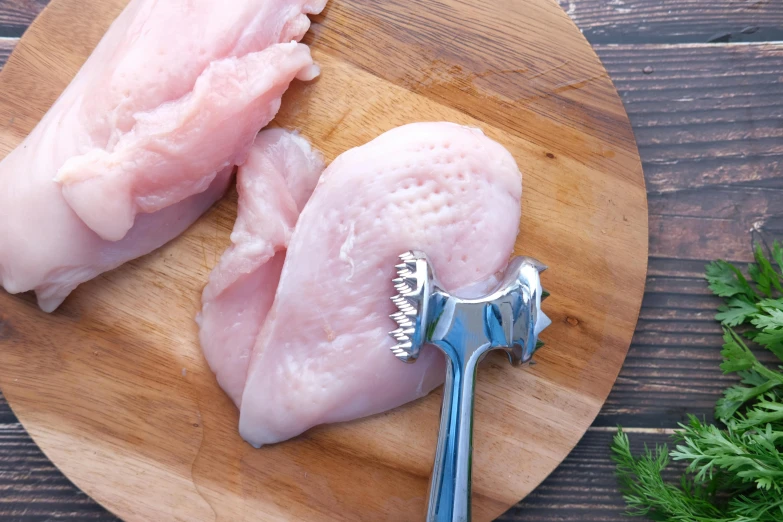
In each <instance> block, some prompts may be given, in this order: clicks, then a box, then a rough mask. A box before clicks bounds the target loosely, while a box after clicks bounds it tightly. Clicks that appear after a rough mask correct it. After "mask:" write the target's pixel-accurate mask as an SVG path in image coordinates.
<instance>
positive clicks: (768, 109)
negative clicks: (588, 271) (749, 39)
mask: <svg viewBox="0 0 783 522" xmlns="http://www.w3.org/2000/svg"><path fill="white" fill-rule="evenodd" d="M596 51H597V52H598V54H599V56H600V57H601V59H602V60H603V62H604V65H605V66H606V68H607V70H608V71H609V73H610V75H611V77H612V79H613V81H614V82H615V85H616V87H617V89H618V91H620V93H621V95H622V98H623V102H624V103H625V106H626V110H627V111H628V114H629V116H630V118H631V123H632V125H633V127H634V132H635V134H636V139H637V142H638V145H639V151H640V153H641V156H642V160H643V161H644V171H645V177H646V180H647V184H648V185H647V186H648V190H649V192H651V193H652V194H658V193H666V192H675V191H682V190H691V189H701V188H704V187H717V186H732V187H734V186H737V185H752V186H755V185H756V184H757V183H758V182H759V181H763V180H779V178H780V173H781V171H783V82H781V81H780V71H781V70H783V44H758V45H736V46H715V45H681V46H672V45H642V46H628V45H620V46H596ZM648 67H649V69H647V68H648ZM645 69H646V70H647V72H648V73H649V74H645ZM653 212H655V209H653ZM733 232H734V231H733V230H731V231H730V230H726V233H727V234H731V233H733ZM651 234H653V235H654V234H655V232H651ZM672 257H677V256H672Z"/></svg>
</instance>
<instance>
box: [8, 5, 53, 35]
mask: <svg viewBox="0 0 783 522" xmlns="http://www.w3.org/2000/svg"><path fill="white" fill-rule="evenodd" d="M48 3H49V0H3V1H2V2H0V37H19V36H22V33H24V31H25V29H27V26H28V25H30V23H31V22H32V21H33V20H34V19H35V17H36V16H38V13H40V12H41V11H42V10H43V8H44V7H46V4H48Z"/></svg>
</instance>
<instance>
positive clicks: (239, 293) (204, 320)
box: [197, 129, 324, 405]
mask: <svg viewBox="0 0 783 522" xmlns="http://www.w3.org/2000/svg"><path fill="white" fill-rule="evenodd" d="M323 170H324V162H323V159H322V157H321V155H320V153H318V152H316V151H313V150H312V148H311V147H310V144H309V143H308V142H307V141H306V140H305V139H304V138H302V137H300V136H298V135H296V134H293V133H289V132H286V131H283V130H280V129H270V130H266V131H262V132H261V134H259V135H258V138H256V141H255V144H254V145H253V148H252V149H251V151H250V155H249V156H248V159H247V161H246V162H245V164H244V165H242V166H241V167H240V168H239V170H238V171H237V191H238V192H239V206H238V216H237V220H236V223H235V225H234V231H233V232H232V233H231V243H232V245H231V246H230V247H229V248H228V250H226V252H225V253H224V254H223V256H222V257H221V259H220V263H219V264H218V266H217V267H215V269H214V270H213V271H212V273H211V274H210V277H209V283H208V284H207V286H206V288H205V289H204V294H203V296H202V304H203V307H202V311H201V313H200V314H199V316H198V318H197V321H198V323H199V340H200V341H201V347H202V350H203V351H204V356H205V357H206V359H207V362H208V363H209V365H210V367H211V368H212V371H214V372H215V374H216V375H217V379H218V382H219V383H220V385H221V387H222V388H223V389H224V390H225V391H226V393H227V394H228V395H229V396H230V397H231V398H232V400H233V401H234V402H235V403H236V404H237V405H239V401H240V400H241V398H242V390H243V388H244V385H245V377H246V375H247V365H248V363H249V362H250V353H251V351H252V349H253V345H254V344H255V341H256V337H257V336H258V331H259V330H260V329H261V325H262V324H263V322H264V319H265V318H266V314H267V312H268V311H269V308H270V307H271V306H272V301H273V299H274V297H275V290H276V289H277V283H278V280H279V278H280V271H281V270H282V268H283V260H284V259H285V249H286V247H287V245H288V241H289V240H290V238H291V234H292V233H293V230H294V225H295V224H296V220H297V218H298V217H299V212H300V211H301V209H302V207H304V204H305V203H306V202H307V199H308V198H309V197H310V194H311V193H312V191H313V189H314V188H315V184H316V182H317V181H318V177H319V176H320V175H321V172H323Z"/></svg>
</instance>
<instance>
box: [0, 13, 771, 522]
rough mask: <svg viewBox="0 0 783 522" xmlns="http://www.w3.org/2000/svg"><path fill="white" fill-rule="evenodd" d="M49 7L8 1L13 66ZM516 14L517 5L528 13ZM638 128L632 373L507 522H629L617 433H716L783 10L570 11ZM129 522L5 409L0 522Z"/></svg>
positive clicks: (764, 163) (1, 23) (764, 232)
mask: <svg viewBox="0 0 783 522" xmlns="http://www.w3.org/2000/svg"><path fill="white" fill-rule="evenodd" d="M47 1H48V0H0V64H2V63H5V60H6V58H7V57H8V54H9V53H10V52H11V50H12V49H13V47H14V45H15V44H16V41H17V39H18V38H19V37H20V36H21V35H22V33H23V32H24V30H25V28H26V27H27V25H28V24H29V23H30V22H31V21H32V20H33V18H34V17H35V16H36V14H38V12H40V10H41V9H43V7H44V6H45V5H46V3H47ZM512 1H513V0H512ZM560 4H561V5H562V7H563V9H565V10H566V11H567V12H568V14H569V15H571V17H572V18H573V19H574V21H575V22H576V23H577V25H579V27H580V28H581V29H582V31H583V32H584V34H585V36H586V37H587V38H588V40H590V42H591V43H592V44H593V45H594V47H595V49H596V51H597V52H598V54H599V55H600V57H601V59H602V60H603V61H604V64H605V66H606V68H607V69H608V71H609V73H610V75H611V76H612V79H613V80H614V82H615V85H616V86H617V89H618V91H619V92H620V95H621V96H622V99H623V101H624V102H625V106H626V109H627V111H628V114H629V116H630V118H631V122H632V124H633V127H634V130H635V132H636V138H637V141H638V143H639V150H640V153H641V156H642V160H643V162H644V173H645V177H646V180H647V188H648V193H649V204H650V265H649V274H648V277H647V289H646V294H645V297H644V303H643V306H642V311H641V317H640V319H639V325H638V327H637V329H636V334H635V336H634V339H633V344H632V345H631V350H630V352H629V354H628V359H627V360H626V363H625V366H624V368H623V371H622V372H621V374H620V377H619V379H618V380H617V384H616V385H615V387H614V390H613V391H612V393H611V395H610V396H609V400H608V401H607V402H606V405H605V406H604V408H603V410H602V411H601V413H600V415H599V416H598V418H597V419H596V421H595V423H594V425H593V427H591V428H590V429H589V430H588V432H587V434H586V435H585V437H584V439H583V440H582V441H581V442H580V443H579V445H578V446H577V447H576V449H575V450H574V452H573V453H572V454H571V455H570V456H569V457H568V458H567V459H566V460H565V462H563V464H562V465H561V466H560V467H559V468H558V469H557V470H556V471H555V472H554V473H553V474H552V475H551V476H550V477H549V479H547V480H546V481H545V482H544V483H543V484H542V485H541V486H540V487H539V488H538V489H537V490H536V491H535V492H534V493H533V494H531V495H530V496H529V497H528V498H527V499H525V500H524V501H523V502H521V503H520V504H519V505H517V506H516V507H514V508H513V509H511V510H510V511H509V512H508V513H506V515H504V516H503V517H502V518H501V519H500V520H504V521H512V520H525V521H528V522H533V521H556V520H557V521H566V520H567V521H583V522H588V521H619V520H624V517H623V516H622V512H623V502H622V498H621V497H620V496H619V494H618V493H617V488H616V484H615V480H614V476H613V467H612V464H611V462H610V460H609V443H610V440H611V437H612V434H613V433H614V431H615V427H616V425H617V424H622V425H623V426H624V427H626V429H627V431H629V432H631V433H632V434H633V436H634V439H635V441H636V444H638V445H639V446H641V444H642V443H644V442H646V443H648V444H649V443H660V442H664V441H665V440H666V435H667V433H669V432H671V430H672V429H673V428H675V427H676V426H677V423H678V422H680V421H682V420H683V419H684V417H685V414H686V413H687V412H691V413H695V414H697V415H700V416H702V415H703V416H706V417H708V418H710V417H711V416H712V407H713V405H714V403H715V400H716V399H717V398H718V396H719V395H720V394H721V391H722V390H723V388H724V387H726V386H727V384H728V383H729V382H730V381H731V378H727V377H724V376H723V375H722V374H721V372H720V370H719V369H718V364H719V361H720V355H719V346H720V344H721V338H720V329H719V327H718V326H717V325H716V324H715V322H714V321H713V320H712V316H713V314H714V310H715V307H716V301H715V299H713V298H712V297H711V296H710V294H709V292H708V290H707V288H706V286H705V284H704V282H703V280H702V277H701V274H702V272H703V269H704V264H705V263H706V262H707V261H709V260H712V259H714V258H718V257H721V258H725V259H728V260H731V261H735V262H739V263H746V262H748V261H750V245H751V241H752V240H753V238H754V236H759V235H761V236H762V237H766V238H781V237H783V0H560ZM45 520H47V521H48V520H116V519H115V517H113V516H112V515H110V514H109V513H107V512H106V511H105V510H104V509H103V508H101V507H100V506H98V505H97V504H96V503H95V502H93V501H92V500H91V499H90V498H88V497H87V496H86V495H84V494H83V493H81V492H80V491H79V490H78V489H77V488H76V487H75V486H73V485H72V484H71V483H70V482H69V481H68V479H66V478H65V477H64V476H63V475H62V474H61V473H60V472H59V471H58V470H57V468H55V467H54V465H52V464H51V463H50V462H49V461H48V459H47V458H46V457H45V456H44V455H43V454H42V453H41V451H40V450H39V449H38V448H37V447H36V445H35V444H34V443H33V441H32V440H31V439H30V437H29V436H28V435H27V434H26V433H25V431H24V428H22V426H21V425H20V424H19V422H18V421H17V419H16V418H15V417H14V415H13V413H12V412H11V409H10V408H9V407H8V404H7V403H6V402H5V400H4V399H3V397H2V394H1V393H0V522H6V521H45Z"/></svg>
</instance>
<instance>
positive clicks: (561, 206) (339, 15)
mask: <svg viewBox="0 0 783 522" xmlns="http://www.w3.org/2000/svg"><path fill="white" fill-rule="evenodd" d="M123 4H124V2H123V1H122V0H115V1H111V2H96V1H95V0H56V1H55V2H53V3H51V4H50V5H49V7H48V8H47V9H46V10H45V11H44V13H43V14H42V15H41V16H40V17H39V18H38V19H37V20H36V22H35V23H34V24H33V25H32V26H31V28H30V30H29V31H28V32H27V34H26V35H25V37H24V38H23V39H22V40H21V41H20V43H19V44H18V45H17V47H16V51H15V52H14V54H13V55H12V56H11V58H10V59H9V61H8V63H7V65H6V66H5V68H4V69H3V72H2V75H0V145H1V146H2V148H3V149H4V150H6V151H7V150H9V149H10V148H12V147H13V146H15V145H16V144H17V143H18V142H19V140H20V139H21V138H22V137H23V136H25V135H26V133H27V132H29V130H30V128H31V127H32V126H33V125H34V124H35V123H36V121H37V119H38V118H40V116H41V115H42V114H43V112H44V111H45V110H46V108H47V107H48V104H50V103H51V102H52V101H53V100H54V99H55V98H56V96H57V95H58V94H59V92H60V91H61V89H62V88H63V87H64V86H65V85H66V84H67V83H68V81H69V79H70V77H71V76H72V75H73V74H74V73H75V72H76V70H77V68H78V66H79V65H80V63H81V62H82V61H83V59H84V58H85V57H86V56H87V54H88V53H89V50H90V49H91V47H92V46H93V45H94V44H95V42H96V41H97V40H98V38H99V37H100V35H101V34H102V31H103V30H104V29H105V27H106V26H108V23H109V22H110V21H111V20H112V19H113V17H114V16H116V14H117V12H118V11H119V8H120V7H121V5H123ZM455 34H459V38H454V37H453V35H455ZM307 42H308V43H310V44H311V45H312V47H313V55H314V57H315V59H316V60H317V61H318V62H319V64H320V65H321V66H322V68H323V71H324V72H323V75H322V77H321V78H320V79H319V80H318V81H317V82H313V83H311V84H307V85H304V84H298V85H296V86H295V87H293V88H292V89H291V91H290V92H289V93H288V94H287V95H286V98H285V100H284V109H283V111H282V112H281V113H280V115H279V116H278V118H277V122H278V124H280V125H283V126H285V127H289V128H297V129H300V130H301V132H302V133H303V135H305V136H306V137H308V138H310V139H311V140H312V141H313V143H314V144H315V146H316V147H318V148H319V149H321V150H322V151H324V153H325V154H326V156H327V158H328V159H332V158H334V157H335V156H336V155H337V154H339V153H340V152H342V151H344V150H346V149H347V148H350V147H352V146H356V145H359V144H361V143H364V142H366V141H368V140H369V139H371V138H373V137H375V136H376V135H377V134H379V133H380V132H382V131H384V130H387V129H389V128H391V127H394V126H397V125H400V124H403V123H407V122H410V121H418V120H450V121H455V122H460V123H465V124H471V125H477V126H480V127H482V128H483V129H484V130H485V132H486V133H487V134H488V135H490V136H491V137H493V138H495V139H497V140H498V141H500V142H501V143H502V144H503V145H505V146H506V147H507V148H509V150H510V151H511V152H512V154H514V156H515V157H516V159H517V161H518V162H519V164H520V166H521V167H522V169H523V171H524V172H525V186H526V188H527V190H526V191H525V195H524V196H523V218H522V223H523V228H522V230H523V234H522V235H521V236H520V238H519V241H518V243H517V252H519V253H522V252H524V253H526V254H529V255H533V256H535V257H538V258H539V259H541V260H543V261H544V262H545V263H547V264H549V265H550V266H552V267H557V270H552V271H551V273H549V272H548V273H547V274H548V276H547V277H545V284H546V286H547V288H548V289H549V290H550V291H552V294H553V297H552V298H550V300H548V301H547V307H546V309H547V312H548V313H550V315H552V316H553V318H554V321H555V324H554V325H553V326H552V327H551V328H550V330H548V332H547V335H545V336H544V338H545V340H546V341H547V342H548V343H549V344H550V346H552V347H553V348H550V349H548V350H543V351H542V352H541V357H540V358H539V359H538V364H536V365H535V366H531V367H530V368H528V369H527V370H526V371H519V370H517V369H513V368H511V367H509V366H508V365H507V364H505V363H504V362H501V360H500V359H497V360H493V359H489V360H488V364H487V365H486V366H485V368H484V369H482V371H481V372H480V374H479V392H478V395H477V399H476V410H477V413H476V426H475V430H474V434H475V436H474V443H475V447H476V453H475V455H474V476H473V479H474V480H473V490H474V517H475V519H476V520H489V519H491V518H494V517H495V516H497V515H500V514H501V513H502V512H503V511H505V510H506V509H507V508H508V507H509V506H511V505H513V504H514V503H515V502H516V501H517V500H518V499H519V498H521V497H523V496H525V495H526V494H527V493H529V492H530V491H531V490H532V489H533V488H534V487H535V486H536V485H537V484H538V483H539V482H540V481H541V480H542V479H543V478H545V477H546V476H547V475H548V474H549V472H550V471H551V470H552V469H554V468H555V467H556V465H557V464H558V463H559V462H560V461H561V460H562V459H563V458H564V457H565V456H566V455H567V454H568V452H569V451H570V450H571V449H572V448H573V446H574V444H575V443H576V442H577V441H578V440H579V438H581V436H582V434H583V433H584V431H585V430H586V429H587V428H588V426H589V425H590V423H591V422H592V420H593V419H594V417H595V415H596V414H597V413H598V411H599V409H600V406H601V404H602V403H603V401H604V400H605V398H606V396H607V394H608V393H609V390H610V388H611V385H612V384H613V382H614V379H615V378H616V375H617V372H618V371H619V369H620V366H621V364H622V361H623V359H624V357H625V353H626V350H627V346H628V344H629V343H630V339H631V335H632V332H633V328H634V326H635V324H636V319H637V314H638V309H639V305H640V303H641V296H642V289H643V284H644V274H645V269H646V260H647V212H646V197H645V190H644V184H643V178H642V175H641V165H640V162H639V158H638V155H637V152H636V145H635V142H634V139H633V136H632V133H631V129H630V125H629V123H628V120H627V117H626V115H625V111H624V109H623V107H622V104H621V102H620V100H619V98H618V96H617V94H616V91H615V90H614V88H613V86H612V84H611V82H610V81H609V79H608V77H607V74H606V72H605V70H604V69H603V68H602V66H601V65H600V63H599V61H598V59H597V57H596V56H595V54H594V53H593V51H592V50H591V48H590V46H589V45H588V44H587V42H586V41H585V40H584V39H583V37H582V36H581V35H580V34H579V31H578V30H577V29H576V27H575V26H573V25H572V22H571V21H570V20H569V19H568V18H567V16H566V15H565V13H563V12H562V11H561V10H560V9H559V8H558V7H557V5H556V4H554V3H552V2H551V1H549V0H525V1H521V0H520V1H519V2H517V3H515V4H513V5H510V6H509V5H507V4H506V3H505V2H500V1H497V2H483V3H480V4H479V3H475V2H469V1H460V0H449V1H447V2H435V1H434V0H425V1H422V2H417V3H411V2H407V1H403V0H399V1H393V2H389V1H380V0H377V1H375V0H372V1H359V0H350V1H349V0H333V1H332V2H330V4H329V7H328V8H327V11H326V12H325V13H324V15H322V16H320V17H317V19H316V23H315V25H314V27H313V31H312V32H311V34H310V35H309V36H308V37H307ZM356 99H361V100H362V102H361V103H358V104H357V103H356ZM235 213H236V202H235V199H233V198H228V199H227V200H226V201H224V202H222V203H221V204H220V205H218V206H217V207H216V208H215V209H213V211H211V212H210V213H208V215H206V216H205V218H204V219H202V220H201V221H199V222H198V223H197V224H196V225H195V226H194V227H192V228H191V229H190V230H189V231H188V232H187V233H186V234H185V235H184V236H183V237H181V238H179V239H177V240H176V241H174V242H172V243H171V244H170V245H168V246H166V247H165V248H163V249H161V250H159V251H158V252H156V253H153V254H151V255H150V256H147V257H145V258H143V259H140V260H138V261H134V262H132V263H129V264H127V265H125V266H124V267H122V268H121V269H118V270H116V271H114V272H111V273H109V274H105V275H104V276H102V277H100V278H98V279H96V280H95V281H93V282H90V283H88V284H85V285H83V286H82V287H80V288H79V289H78V290H77V291H76V292H75V293H74V295H73V296H72V297H71V298H70V299H69V300H68V301H67V302H66V303H65V305H64V306H63V307H62V308H61V309H60V310H58V312H57V313H56V314H52V315H46V314H42V313H40V312H38V311H37V310H36V308H35V306H34V305H33V303H32V301H31V299H30V298H29V296H28V297H25V296H22V297H11V296H8V295H5V294H0V314H1V315H0V325H2V328H3V333H2V336H0V339H2V342H3V347H2V350H0V385H1V386H2V389H3V392H4V393H5V396H6V397H7V399H8V401H9V402H10V403H11V404H12V405H13V406H14V408H15V410H16V413H17V415H18V417H19V418H20V419H21V420H22V422H24V424H25V427H26V428H27V429H28V430H29V431H30V433H31V434H32V435H33V437H34V438H35V439H36V441H37V442H38V444H40V445H41V447H42V448H43V449H44V451H46V453H47V455H48V456H49V457H50V458H52V460H53V461H54V462H55V463H56V464H57V465H58V466H59V467H60V468H61V469H62V470H63V471H64V472H65V473H66V475H68V477H69V478H71V479H72V480H73V481H74V482H75V483H76V484H77V485H78V486H80V487H82V488H83V489H84V490H85V491H86V492H87V493H88V494H90V495H91V496H92V497H93V498H95V499H96V500H98V501H99V502H101V503H102V504H104V505H105V506H108V507H109V508H110V509H111V510H112V511H114V512H115V513H116V514H118V515H120V516H121V517H123V518H125V519H126V520H145V521H146V520H173V519H184V520H215V519H226V520H239V519H243V518H248V519H259V518H262V519H269V520H278V519H280V520H282V519H287V520H336V519H344V520H416V519H419V518H421V516H422V514H423V512H424V507H425V506H424V499H425V495H426V490H427V479H428V475H429V471H430V467H431V460H432V454H433V452H434V443H435V436H436V431H437V430H436V427H437V420H438V414H439V408H440V407H439V401H440V398H439V395H438V394H433V395H431V396H430V397H428V398H426V399H424V400H422V401H418V402H416V403H413V404H411V405H408V406H406V407H404V408H400V409H398V410H395V411H393V412H390V413H387V414H384V415H380V416H376V417H373V418H370V419H365V420H362V421H358V422H354V423H350V424H347V425H339V426H330V427H323V428H319V429H316V430H313V431H312V432H310V433H308V434H306V435H305V436H303V437H300V438H298V439H296V440H293V441H289V442H288V443H286V444H280V445H276V446H272V447H268V448H264V449H262V450H253V449H251V448H250V447H249V446H248V445H247V444H245V443H243V442H242V441H241V440H240V439H239V437H238V436H237V434H236V412H235V411H234V409H233V407H231V405H230V403H229V401H228V400H227V398H226V397H225V396H224V395H223V394H222V392H221V391H220V390H219V389H218V387H217V385H216V383H215V382H214V378H213V376H212V375H211V372H209V370H208V368H207V367H206V365H205V363H204V362H203V358H202V357H201V355H200V353H199V349H198V346H197V342H196V331H195V325H194V322H193V317H194V314H195V312H196V310H197V307H198V296H199V293H200V290H201V288H202V286H203V284H204V281H206V277H207V274H208V271H209V269H210V268H211V266H212V265H213V264H214V263H215V262H216V260H217V258H218V256H219V254H220V253H221V252H222V250H223V249H224V248H225V247H226V245H227V244H228V235H229V232H230V228H231V225H232V223H233V219H234V216H235ZM390 292H391V288H390ZM163 310H165V313H162V312H161V311H163ZM554 347H557V348H558V349H555V348H554ZM400 440H406V441H407V443H406V445H405V446H400V445H399V443H398V441H400ZM357 463H359V465H357Z"/></svg>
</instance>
